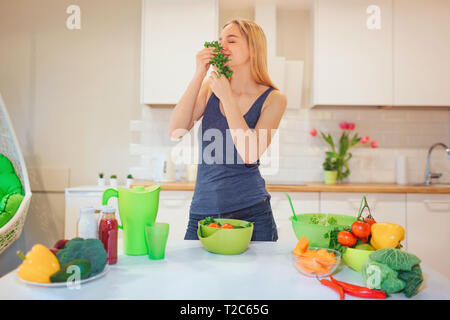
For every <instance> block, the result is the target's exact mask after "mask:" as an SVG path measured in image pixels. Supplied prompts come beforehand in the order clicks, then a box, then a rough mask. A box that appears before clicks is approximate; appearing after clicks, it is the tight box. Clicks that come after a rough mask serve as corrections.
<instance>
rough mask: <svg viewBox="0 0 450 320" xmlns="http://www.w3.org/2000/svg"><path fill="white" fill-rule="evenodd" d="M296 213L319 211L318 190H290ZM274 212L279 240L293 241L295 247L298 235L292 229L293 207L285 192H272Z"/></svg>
mask: <svg viewBox="0 0 450 320" xmlns="http://www.w3.org/2000/svg"><path fill="white" fill-rule="evenodd" d="M288 194H289V196H290V197H291V200H292V205H293V206H294V210H295V213H296V214H301V213H317V212H319V193H318V192H288ZM270 195H271V200H270V204H271V206H272V213H273V216H274V219H275V223H276V224H277V231H278V242H282V243H291V244H292V245H293V248H294V247H295V245H296V243H297V241H298V240H297V237H296V236H295V233H294V230H293V229H292V223H291V221H290V220H289V217H291V216H292V209H291V206H290V204H289V200H288V199H287V197H286V195H285V194H284V192H270Z"/></svg>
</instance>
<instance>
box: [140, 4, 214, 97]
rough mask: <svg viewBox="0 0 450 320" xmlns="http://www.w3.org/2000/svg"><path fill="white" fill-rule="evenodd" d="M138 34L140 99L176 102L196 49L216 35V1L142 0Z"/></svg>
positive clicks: (187, 79)
mask: <svg viewBox="0 0 450 320" xmlns="http://www.w3.org/2000/svg"><path fill="white" fill-rule="evenodd" d="M141 36H142V56H141V103H142V104H156V105H161V104H177V103H178V101H179V100H180V98H181V96H182V94H183V92H184V91H185V90H186V88H187V86H188V84H189V82H190V80H191V79H192V77H193V75H194V72H195V56H196V54H197V52H198V51H200V50H201V49H202V48H203V45H204V43H205V41H213V40H216V39H217V38H218V2H217V0H190V1H185V0H143V1H142V35H141Z"/></svg>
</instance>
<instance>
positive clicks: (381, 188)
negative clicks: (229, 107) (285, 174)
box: [132, 181, 450, 194]
mask: <svg viewBox="0 0 450 320" xmlns="http://www.w3.org/2000/svg"><path fill="white" fill-rule="evenodd" d="M156 183H157V182H152V181H139V182H136V183H134V184H132V186H133V185H152V184H156ZM157 184H159V185H160V186H161V187H162V190H172V191H193V190H194V188H195V182H159V183H157ZM266 188H267V191H269V192H271V191H272V192H350V193H429V194H450V187H449V186H448V185H435V186H429V187H427V186H413V185H398V184H383V183H345V184H335V185H326V184H324V183H319V182H305V184H304V185H295V184H292V185H291V184H269V183H268V184H267V186H266Z"/></svg>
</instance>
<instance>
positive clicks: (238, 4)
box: [219, 0, 313, 10]
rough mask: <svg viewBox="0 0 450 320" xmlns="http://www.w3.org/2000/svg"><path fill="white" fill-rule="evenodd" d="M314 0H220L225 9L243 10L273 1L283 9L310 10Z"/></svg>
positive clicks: (222, 7) (220, 4)
mask: <svg viewBox="0 0 450 320" xmlns="http://www.w3.org/2000/svg"><path fill="white" fill-rule="evenodd" d="M312 1H313V0H219V7H220V9H223V10H242V9H248V8H253V7H254V6H255V5H257V4H266V3H273V4H276V5H277V8H278V9H282V10H309V9H310V8H311V2H312Z"/></svg>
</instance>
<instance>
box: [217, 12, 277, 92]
mask: <svg viewBox="0 0 450 320" xmlns="http://www.w3.org/2000/svg"><path fill="white" fill-rule="evenodd" d="M229 24H235V25H237V26H238V27H239V29H240V31H241V33H242V34H243V35H244V36H245V39H246V40H247V43H248V48H249V50H250V71H251V73H252V76H253V79H254V80H255V81H256V83H259V84H263V85H266V86H271V87H273V88H274V89H277V90H278V88H277V86H275V84H274V83H273V82H272V80H270V76H269V72H268V71H267V40H266V35H265V34H264V31H263V29H262V28H261V27H260V26H259V25H258V24H256V23H255V22H254V21H251V20H246V19H233V20H230V21H228V22H227V23H225V24H224V25H223V27H222V29H223V28H225V27H226V26H227V25H229Z"/></svg>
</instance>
